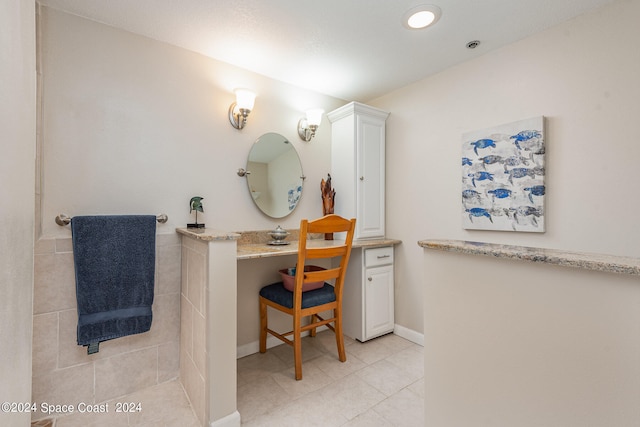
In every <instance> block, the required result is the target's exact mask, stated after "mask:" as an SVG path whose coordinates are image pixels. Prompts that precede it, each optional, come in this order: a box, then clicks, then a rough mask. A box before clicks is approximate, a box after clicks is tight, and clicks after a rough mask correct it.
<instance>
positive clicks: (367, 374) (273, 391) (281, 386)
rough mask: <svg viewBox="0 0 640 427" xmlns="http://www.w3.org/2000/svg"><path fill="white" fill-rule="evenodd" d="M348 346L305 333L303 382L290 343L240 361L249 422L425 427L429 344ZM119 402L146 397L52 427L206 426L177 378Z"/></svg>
mask: <svg viewBox="0 0 640 427" xmlns="http://www.w3.org/2000/svg"><path fill="white" fill-rule="evenodd" d="M345 346H346V351H347V361H346V362H345V363H341V362H340V361H339V360H338V357H337V350H336V346H335V338H334V335H333V333H332V332H329V331H325V332H320V333H318V335H317V336H316V337H315V338H311V337H306V338H304V339H303V343H302V355H303V363H302V375H303V379H302V380H301V381H296V380H295V379H294V370H293V350H292V348H291V347H289V346H287V345H280V346H277V347H274V348H271V349H269V350H268V351H267V353H265V354H259V353H258V354H253V355H250V356H247V357H243V358H242V359H239V360H238V411H239V412H240V415H241V417H242V425H243V426H247V427H252V426H260V427H263V426H265V427H267V426H277V427H285V426H295V427H299V426H301V425H304V426H320V427H333V426H344V427H356V426H363V427H376V426H380V427H383V426H384V427H393V426H395V427H413V426H416V427H417V426H419V427H422V426H424V410H423V409H424V356H423V348H422V347H421V346H419V345H416V344H414V343H412V342H410V341H407V340H405V339H403V338H400V337H398V336H397V335H393V334H389V335H385V336H383V337H380V338H376V339H374V340H371V341H368V342H366V343H360V342H358V341H354V340H351V339H349V338H346V337H345ZM116 400H117V401H119V402H125V401H127V402H141V404H142V410H141V411H140V412H135V413H131V414H118V413H115V412H114V411H112V410H110V412H109V413H108V414H78V413H76V414H72V415H67V416H63V417H59V418H57V419H56V420H55V421H53V422H52V423H51V424H48V426H55V427H80V426H82V427H107V426H108V427H120V426H122V427H130V426H136V427H151V426H154V427H159V426H162V427H198V426H199V423H198V421H197V419H196V417H195V415H194V414H193V412H192V410H191V407H190V405H189V401H188V399H187V397H186V395H185V393H184V389H183V388H182V385H181V384H180V382H179V381H178V380H174V381H170V382H167V383H164V384H160V385H157V386H154V387H150V388H147V389H145V390H142V391H139V392H137V393H134V394H131V395H129V396H126V397H123V398H119V399H116ZM114 404H115V402H111V405H110V407H111V408H112V407H113V406H114ZM41 422H43V423H44V421H41ZM32 425H33V426H35V425H46V424H35V423H33V424H32Z"/></svg>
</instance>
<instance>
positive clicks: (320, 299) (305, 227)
mask: <svg viewBox="0 0 640 427" xmlns="http://www.w3.org/2000/svg"><path fill="white" fill-rule="evenodd" d="M355 224H356V220H355V219H350V220H348V219H345V218H342V217H340V216H338V215H333V214H331V215H326V216H324V217H322V218H319V219H316V220H313V221H308V220H306V219H303V220H302V221H300V240H299V247H298V262H297V264H296V271H297V273H298V274H296V275H295V281H294V290H293V292H291V291H289V290H287V289H286V288H285V287H284V284H283V283H282V282H278V283H273V284H271V285H268V286H265V287H263V288H262V289H261V290H260V353H264V352H266V351H267V333H269V334H271V335H273V336H275V337H277V338H279V339H280V340H282V341H284V342H285V343H287V344H289V345H291V346H292V347H293V354H294V359H295V371H296V380H300V379H302V345H301V342H300V334H301V333H302V332H304V331H310V334H311V336H315V335H316V328H317V327H318V326H322V325H326V326H327V327H328V328H329V329H331V330H332V331H333V332H335V335H336V344H337V347H338V358H339V359H340V361H341V362H344V361H346V360H347V356H346V354H345V350H344V338H343V336H342V289H343V285H344V277H345V272H346V270H347V264H348V263H349V256H350V255H351V244H352V242H353V233H354V230H355ZM339 232H346V233H347V234H346V238H345V241H344V242H342V241H338V240H315V241H314V240H311V241H310V240H309V236H308V235H309V234H310V233H339ZM323 258H324V259H328V258H331V259H333V258H335V260H334V261H333V262H332V264H331V265H332V267H331V268H328V269H326V270H319V271H310V272H304V274H300V273H301V272H303V271H304V269H303V267H304V266H306V265H309V264H308V261H310V260H318V259H323ZM336 265H337V267H333V266H336ZM331 279H335V284H334V286H332V285H330V284H329V283H326V282H325V281H326V280H331ZM320 281H321V282H325V283H324V285H323V286H322V287H321V288H319V289H314V290H309V291H305V292H303V291H302V285H303V284H304V283H310V282H320ZM267 307H273V308H275V309H276V310H280V311H282V312H284V313H287V314H289V315H291V316H292V317H293V319H292V320H293V330H292V331H289V332H286V333H283V334H280V333H278V332H275V331H273V330H271V329H269V327H268V325H267ZM329 310H332V312H333V317H331V318H327V319H323V318H322V317H320V315H319V314H320V313H322V312H324V311H329ZM308 316H310V323H309V324H306V325H303V324H302V322H303V319H305V318H306V317H308ZM331 323H333V326H332V325H331ZM289 335H292V337H291V339H289V338H287V337H288V336H289Z"/></svg>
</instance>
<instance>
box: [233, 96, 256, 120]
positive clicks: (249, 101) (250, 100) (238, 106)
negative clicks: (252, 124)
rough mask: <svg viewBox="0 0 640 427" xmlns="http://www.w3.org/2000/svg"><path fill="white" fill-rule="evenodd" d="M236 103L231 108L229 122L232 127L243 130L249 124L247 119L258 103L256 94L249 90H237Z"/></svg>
mask: <svg viewBox="0 0 640 427" xmlns="http://www.w3.org/2000/svg"><path fill="white" fill-rule="evenodd" d="M234 92H235V94H236V102H234V103H233V104H231V106H229V121H230V122H231V126H233V127H234V128H236V129H242V128H244V126H245V125H246V124H247V117H248V116H249V113H250V112H251V110H253V104H254V103H255V101H256V94H255V93H253V92H251V91H250V90H248V89H236V90H235V91H234Z"/></svg>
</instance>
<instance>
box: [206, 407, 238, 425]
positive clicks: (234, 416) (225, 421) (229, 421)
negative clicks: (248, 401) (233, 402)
mask: <svg viewBox="0 0 640 427" xmlns="http://www.w3.org/2000/svg"><path fill="white" fill-rule="evenodd" d="M240 422H241V420H240V412H238V411H234V412H233V413H231V414H229V415H227V416H226V417H222V418H220V419H219V420H215V421H211V422H210V423H209V427H240Z"/></svg>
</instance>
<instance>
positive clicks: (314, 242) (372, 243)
mask: <svg viewBox="0 0 640 427" xmlns="http://www.w3.org/2000/svg"><path fill="white" fill-rule="evenodd" d="M287 241H289V240H287ZM341 243H342V241H340V240H324V239H311V240H309V246H317V247H325V246H332V245H337V244H341ZM400 243H402V242H401V241H400V240H395V239H371V240H354V241H353V245H352V247H353V248H376V247H382V246H391V245H398V244H400ZM297 253H298V241H297V240H292V241H290V244H288V245H278V246H272V245H268V244H266V243H255V244H238V259H239V260H240V259H253V258H266V257H272V256H282V255H295V254H297Z"/></svg>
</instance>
